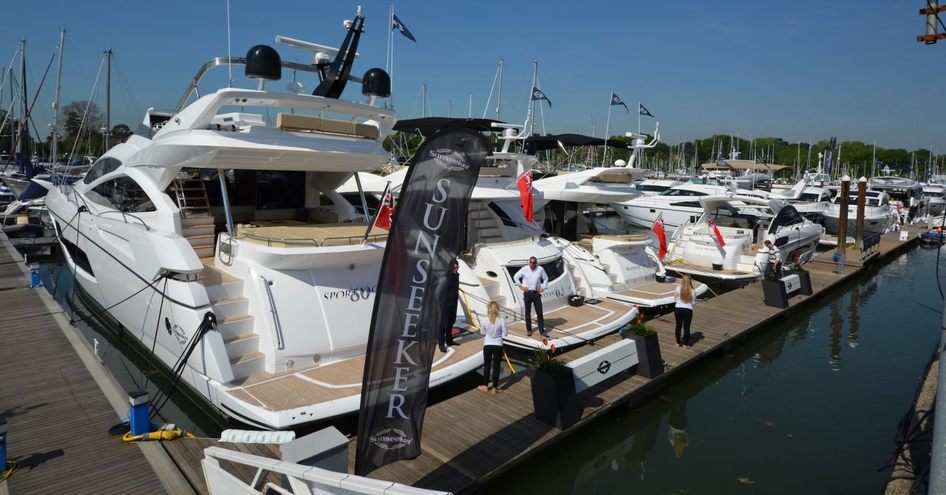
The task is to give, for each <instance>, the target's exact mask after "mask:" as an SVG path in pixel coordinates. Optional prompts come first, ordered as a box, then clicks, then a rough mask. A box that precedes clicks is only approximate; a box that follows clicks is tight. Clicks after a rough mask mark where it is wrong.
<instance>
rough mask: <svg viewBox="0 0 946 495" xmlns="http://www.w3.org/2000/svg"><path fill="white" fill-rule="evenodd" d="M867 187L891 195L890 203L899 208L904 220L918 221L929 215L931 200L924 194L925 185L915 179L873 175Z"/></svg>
mask: <svg viewBox="0 0 946 495" xmlns="http://www.w3.org/2000/svg"><path fill="white" fill-rule="evenodd" d="M853 188H854V187H853V186H852V189H853ZM867 188H868V189H872V190H874V191H883V192H885V193H887V194H888V195H890V203H891V204H892V205H893V207H894V208H895V209H896V210H897V213H898V214H899V215H900V219H901V221H902V222H905V223H911V224H912V223H916V222H919V221H922V220H925V218H926V216H927V215H929V202H928V201H927V198H926V196H925V195H924V194H923V186H922V185H921V184H920V183H919V182H917V181H915V180H913V179H910V178H908V177H896V176H882V177H871V178H870V180H868V181H867Z"/></svg>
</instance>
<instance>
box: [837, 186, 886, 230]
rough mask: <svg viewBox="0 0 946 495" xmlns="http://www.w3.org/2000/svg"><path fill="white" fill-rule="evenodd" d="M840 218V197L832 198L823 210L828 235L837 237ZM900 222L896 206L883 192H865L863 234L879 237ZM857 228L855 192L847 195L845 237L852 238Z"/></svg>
mask: <svg viewBox="0 0 946 495" xmlns="http://www.w3.org/2000/svg"><path fill="white" fill-rule="evenodd" d="M840 216H841V196H840V195H838V196H836V197H835V198H834V200H833V201H832V202H831V204H829V205H828V207H827V208H825V210H824V217H823V218H824V226H825V229H826V231H827V233H828V234H831V235H838V225H839V222H840ZM899 222H900V213H899V212H898V211H897V207H896V205H894V204H892V203H891V202H890V196H889V195H888V194H887V193H886V192H884V191H872V190H869V189H868V190H867V191H865V193H864V234H867V235H880V234H883V233H885V232H887V231H889V230H891V229H893V228H894V225H896V224H898V223H899ZM856 228H857V191H856V190H852V191H849V193H848V201H847V235H848V236H854V235H855V232H856Z"/></svg>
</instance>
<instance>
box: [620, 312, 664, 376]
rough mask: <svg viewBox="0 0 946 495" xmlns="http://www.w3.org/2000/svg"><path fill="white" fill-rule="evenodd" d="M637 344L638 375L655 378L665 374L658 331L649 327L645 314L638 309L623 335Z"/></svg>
mask: <svg viewBox="0 0 946 495" xmlns="http://www.w3.org/2000/svg"><path fill="white" fill-rule="evenodd" d="M621 336H622V337H624V338H625V339H631V340H633V341H634V343H635V344H637V374H638V375H640V376H643V377H644V378H654V377H657V376H660V375H661V374H663V372H664V360H663V358H662V357H661V356H660V342H659V341H658V340H657V331H656V330H654V329H653V328H651V327H650V325H647V323H645V319H644V313H642V312H640V309H638V313H637V319H635V320H634V321H633V322H631V324H630V325H629V326H627V327H626V328H625V330H624V332H623V333H622V334H621Z"/></svg>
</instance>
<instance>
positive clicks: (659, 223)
mask: <svg viewBox="0 0 946 495" xmlns="http://www.w3.org/2000/svg"><path fill="white" fill-rule="evenodd" d="M650 230H651V231H653V233H654V234H657V241H659V242H660V246H659V250H658V252H657V257H658V258H660V259H664V256H666V255H667V233H666V232H664V214H663V213H661V214H659V215H657V220H654V226H653V227H651V228H650Z"/></svg>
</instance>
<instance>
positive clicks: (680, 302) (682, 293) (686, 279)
mask: <svg viewBox="0 0 946 495" xmlns="http://www.w3.org/2000/svg"><path fill="white" fill-rule="evenodd" d="M695 303H696V292H695V291H694V290H693V280H692V279H691V278H690V275H688V274H683V279H682V280H681V281H680V285H679V286H677V289H676V291H675V292H674V308H673V316H674V317H675V318H676V320H677V325H676V327H675V328H674V331H673V333H674V335H675V336H676V338H677V347H684V348H689V347H690V323H691V322H692V321H693V305H694V304H695ZM681 328H682V329H683V335H682V338H681V335H680V329H681Z"/></svg>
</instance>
